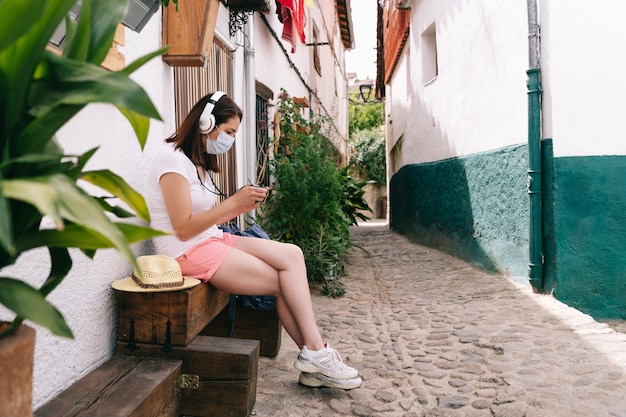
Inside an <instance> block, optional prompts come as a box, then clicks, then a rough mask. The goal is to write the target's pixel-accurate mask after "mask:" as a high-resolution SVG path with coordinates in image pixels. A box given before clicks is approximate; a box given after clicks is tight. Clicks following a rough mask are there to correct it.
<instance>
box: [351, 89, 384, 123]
mask: <svg viewBox="0 0 626 417" xmlns="http://www.w3.org/2000/svg"><path fill="white" fill-rule="evenodd" d="M384 109H385V103H383V102H382V101H372V102H367V103H363V102H360V101H359V97H358V93H353V94H351V95H350V105H349V106H348V128H349V130H350V132H351V133H352V132H356V131H358V130H370V129H374V128H376V127H379V126H382V125H383V124H384V123H385V113H384Z"/></svg>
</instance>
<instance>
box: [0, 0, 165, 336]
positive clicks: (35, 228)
mask: <svg viewBox="0 0 626 417" xmlns="http://www.w3.org/2000/svg"><path fill="white" fill-rule="evenodd" d="M74 3H75V0H47V1H45V2H41V1H40V0H0V15H1V16H2V19H3V23H2V26H1V27H0V269H2V268H4V267H5V266H7V265H11V264H13V263H14V262H15V261H16V259H17V258H18V257H19V256H20V255H21V254H22V253H23V252H25V251H27V250H30V249H33V248H37V247H47V248H48V252H49V254H50V260H51V267H50V272H49V275H48V278H47V279H46V281H45V282H44V284H43V285H42V286H41V288H39V289H36V288H33V287H31V286H29V285H28V284H26V283H24V282H22V281H20V280H19V279H17V278H11V277H0V303H1V304H3V305H4V306H5V307H7V308H9V309H10V310H11V311H13V312H14V313H15V314H16V316H15V319H14V320H13V322H12V323H11V325H10V326H9V327H8V328H7V329H6V330H5V331H3V332H1V333H0V337H2V336H5V335H8V334H10V333H11V332H13V331H15V329H17V327H19V325H20V324H21V323H22V321H23V320H24V319H28V320H31V321H33V322H35V323H37V324H39V325H42V326H44V327H46V328H48V329H49V330H50V331H51V332H53V333H54V334H57V335H60V336H65V337H72V332H71V330H70V329H69V327H68V326H67V324H66V323H65V320H64V318H63V316H62V315H61V313H60V312H59V311H58V310H57V309H56V308H55V307H54V306H52V305H51V304H49V303H48V302H47V301H46V299H45V297H46V296H47V295H48V294H49V293H50V292H51V291H52V290H54V289H55V288H56V287H57V286H58V285H59V284H60V283H61V281H62V280H63V279H64V278H65V276H66V275H67V273H68V272H69V270H70V269H71V267H72V259H71V258H70V256H69V251H68V248H79V249H81V250H82V251H83V252H84V253H85V254H86V255H87V256H90V257H93V256H94V254H95V251H96V250H97V249H101V248H115V249H116V250H118V251H119V252H120V253H121V254H122V255H123V256H124V257H125V258H126V259H127V260H128V261H129V262H130V263H131V264H132V265H133V266H134V267H137V263H136V260H135V257H134V254H133V252H132V251H131V248H130V244H132V243H134V242H137V241H141V240H144V239H147V238H151V237H153V236H157V235H159V234H162V233H161V232H158V231H155V230H152V229H150V228H147V227H141V226H134V225H131V224H128V223H122V222H114V221H112V220H111V218H110V217H109V216H108V215H107V213H112V214H116V215H120V216H127V215H131V213H130V212H128V211H126V210H123V209H120V208H118V207H114V206H112V205H110V204H109V203H108V201H107V200H108V199H106V198H96V197H93V196H91V195H88V194H87V193H86V192H85V191H84V190H83V189H82V188H80V187H78V185H77V181H78V180H84V181H87V182H89V183H91V184H93V185H95V186H98V187H100V188H102V189H103V190H105V191H107V192H109V193H110V194H111V195H112V196H111V198H119V199H121V200H122V201H124V202H125V203H126V204H127V205H128V207H129V209H130V210H132V212H133V213H134V215H136V216H138V217H139V218H140V219H142V220H144V221H149V217H148V211H147V207H146V204H145V201H144V200H143V198H142V197H141V195H140V194H139V193H137V192H136V191H135V190H133V189H132V188H131V187H130V186H129V185H128V184H127V183H126V182H125V181H124V180H123V179H122V178H120V177H119V176H117V175H115V174H114V173H112V172H110V171H108V170H100V171H93V172H88V171H84V170H83V168H84V166H85V164H86V163H87V161H88V160H89V158H91V156H92V155H93V154H94V153H95V151H96V149H92V150H90V151H88V152H86V153H85V154H83V155H66V154H65V153H64V152H63V150H62V149H61V148H60V147H59V146H58V144H57V142H56V140H55V134H56V132H57V130H58V129H59V128H61V127H62V126H63V125H65V124H66V123H67V122H68V121H69V120H70V119H71V118H72V117H73V116H74V115H76V114H77V113H78V112H79V111H80V110H81V109H82V108H83V107H85V106H86V105H87V104H89V103H92V102H103V103H110V104H113V105H115V106H116V107H117V108H118V109H119V110H120V111H121V112H122V114H124V116H126V118H127V119H128V121H129V122H130V124H131V126H132V127H133V129H134V131H135V133H136V135H137V139H138V142H139V145H140V146H141V147H143V145H144V143H145V140H146V138H147V135H148V128H149V122H150V119H151V118H155V119H160V116H159V114H158V112H157V110H156V108H155V107H154V105H153V103H152V101H151V100H150V98H149V97H148V95H147V94H146V92H145V91H144V90H143V89H142V88H141V87H140V86H139V85H138V84H136V83H135V82H134V81H132V80H131V79H130V78H129V75H130V74H131V73H132V72H133V71H134V70H135V69H137V68H139V67H140V66H141V65H143V64H144V63H145V62H147V61H148V60H149V59H152V58H153V57H155V56H158V55H161V54H162V53H163V52H165V49H161V50H159V51H155V52H154V53H151V54H148V55H146V56H145V57H142V58H140V59H138V60H137V61H136V62H134V63H131V64H130V65H129V66H128V67H127V68H125V69H123V70H121V71H109V70H107V69H104V68H102V67H100V63H101V62H102V61H103V60H104V58H105V57H106V54H107V52H108V50H109V48H110V46H111V43H112V41H113V36H114V34H115V29H116V27H117V25H118V24H119V22H120V21H121V20H122V18H123V17H124V14H125V12H126V8H127V5H128V4H127V3H128V0H107V1H99V0H83V2H82V8H81V13H80V17H79V19H78V21H76V22H74V21H73V20H72V19H69V18H68V19H66V21H65V22H66V26H67V36H66V39H65V46H64V50H63V55H61V56H59V55H57V54H54V53H52V52H50V51H48V50H46V46H47V44H48V40H49V39H50V37H51V36H52V33H53V32H54V30H55V29H56V28H57V27H58V25H59V24H60V23H61V22H62V21H63V19H64V17H65V16H66V15H67V14H68V12H69V10H70V8H71V7H72V6H73V5H74ZM44 216H47V217H49V218H50V219H52V220H53V221H54V223H55V225H56V229H46V230H43V229H40V224H41V221H42V219H43V217H44Z"/></svg>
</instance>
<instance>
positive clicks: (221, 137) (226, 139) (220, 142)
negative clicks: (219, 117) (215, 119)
mask: <svg viewBox="0 0 626 417" xmlns="http://www.w3.org/2000/svg"><path fill="white" fill-rule="evenodd" d="M216 129H217V131H218V132H219V133H218V135H217V138H216V139H215V140H212V139H210V138H208V137H207V138H206V153H208V154H211V155H221V154H223V153H226V152H228V150H229V149H230V148H231V147H232V146H233V143H234V142H235V138H234V137H232V136H230V135H228V134H226V133H224V132H222V131H221V130H219V129H218V128H217V127H216Z"/></svg>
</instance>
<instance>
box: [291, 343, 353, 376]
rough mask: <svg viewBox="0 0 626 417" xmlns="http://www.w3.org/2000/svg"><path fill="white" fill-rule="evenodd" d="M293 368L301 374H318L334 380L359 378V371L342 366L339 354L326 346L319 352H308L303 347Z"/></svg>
mask: <svg viewBox="0 0 626 417" xmlns="http://www.w3.org/2000/svg"><path fill="white" fill-rule="evenodd" d="M293 366H295V368H296V369H298V370H299V371H302V372H308V373H312V374H314V373H320V374H324V375H326V376H327V377H330V378H336V379H354V378H356V377H358V376H359V371H357V370H356V369H354V368H352V367H350V366H348V365H346V364H344V363H343V361H342V360H341V356H339V353H338V352H337V351H336V350H335V349H333V348H331V347H330V346H329V345H328V344H324V347H323V348H322V349H320V350H309V349H307V348H306V346H304V347H303V348H302V350H301V351H300V354H299V355H298V358H297V359H296V362H295V363H294V364H293Z"/></svg>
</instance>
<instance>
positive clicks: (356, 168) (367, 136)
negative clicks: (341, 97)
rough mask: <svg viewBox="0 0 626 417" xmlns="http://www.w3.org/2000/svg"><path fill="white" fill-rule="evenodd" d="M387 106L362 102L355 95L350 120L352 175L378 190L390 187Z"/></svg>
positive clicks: (352, 99) (352, 100)
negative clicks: (386, 148)
mask: <svg viewBox="0 0 626 417" xmlns="http://www.w3.org/2000/svg"><path fill="white" fill-rule="evenodd" d="M384 106H385V105H384V103H383V102H367V103H362V102H359V101H358V95H357V93H354V94H352V96H351V99H350V105H349V118H350V122H349V123H350V153H351V157H350V173H351V174H352V175H354V176H355V177H358V178H360V179H361V180H363V181H368V182H371V183H373V184H374V185H376V186H377V187H383V186H385V185H386V184H387V161H386V150H385V134H384V131H383V130H382V127H383V126H384V122H385V118H384V109H385V107H384Z"/></svg>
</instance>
